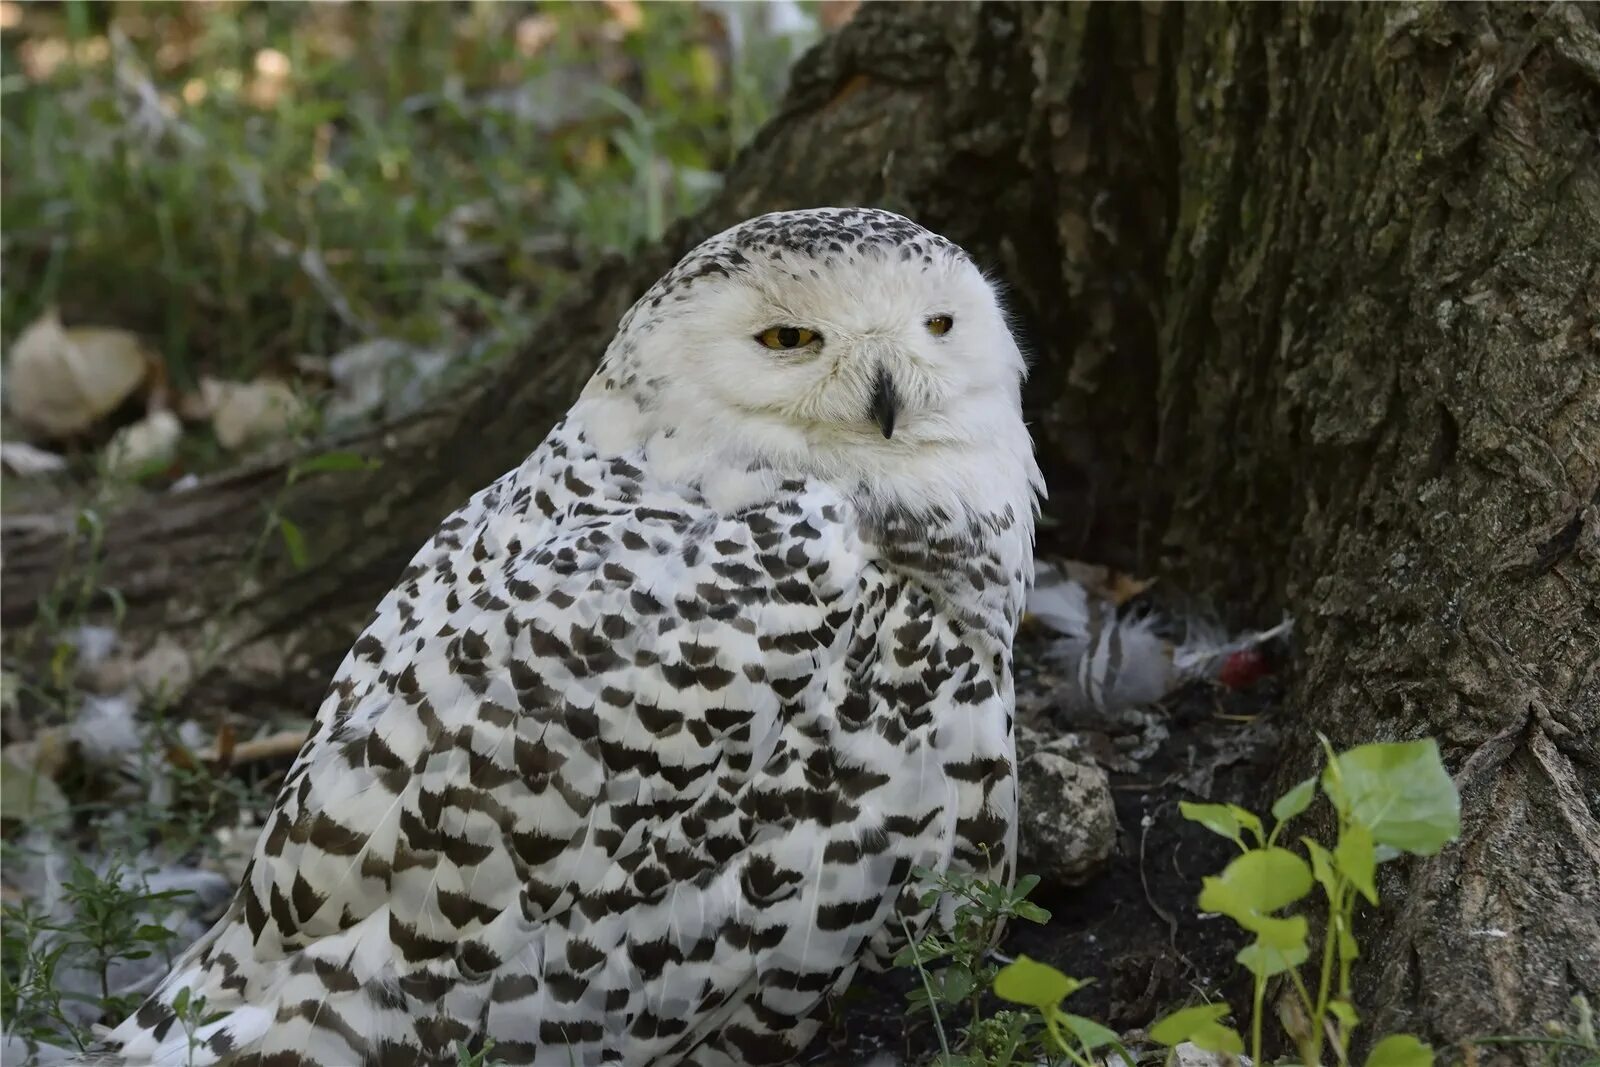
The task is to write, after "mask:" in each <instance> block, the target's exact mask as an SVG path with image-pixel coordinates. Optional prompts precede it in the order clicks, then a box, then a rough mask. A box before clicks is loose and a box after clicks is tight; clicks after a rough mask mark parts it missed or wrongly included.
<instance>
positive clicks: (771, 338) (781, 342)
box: [756, 326, 817, 349]
mask: <svg viewBox="0 0 1600 1067" xmlns="http://www.w3.org/2000/svg"><path fill="white" fill-rule="evenodd" d="M816 339H817V331H815V330H808V329H806V328H805V327H804V326H773V327H771V328H770V329H766V330H762V331H761V332H760V333H758V334H756V340H757V341H760V342H761V343H762V344H764V345H766V346H767V347H768V348H778V349H783V348H804V347H805V346H806V345H808V344H810V343H811V342H812V341H815V340H816Z"/></svg>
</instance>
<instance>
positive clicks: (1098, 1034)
mask: <svg viewBox="0 0 1600 1067" xmlns="http://www.w3.org/2000/svg"><path fill="white" fill-rule="evenodd" d="M1056 1021H1057V1022H1059V1023H1060V1024H1061V1025H1062V1026H1065V1027H1066V1028H1067V1029H1068V1030H1071V1031H1072V1034H1073V1036H1074V1037H1076V1038H1077V1039H1078V1040H1079V1041H1081V1042H1083V1047H1084V1048H1086V1049H1088V1050H1089V1051H1090V1052H1093V1051H1094V1050H1095V1049H1097V1048H1104V1047H1105V1046H1107V1045H1115V1044H1117V1043H1118V1042H1120V1041H1121V1040H1122V1038H1121V1037H1120V1036H1119V1035H1118V1034H1117V1032H1116V1031H1115V1030H1111V1029H1108V1028H1106V1027H1104V1026H1101V1025H1100V1024H1099V1023H1097V1022H1095V1021H1094V1020H1093V1019H1085V1018H1084V1017H1083V1016H1081V1015H1073V1014H1072V1013H1071V1012H1065V1011H1058V1012H1056Z"/></svg>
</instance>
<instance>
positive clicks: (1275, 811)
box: [1272, 775, 1317, 822]
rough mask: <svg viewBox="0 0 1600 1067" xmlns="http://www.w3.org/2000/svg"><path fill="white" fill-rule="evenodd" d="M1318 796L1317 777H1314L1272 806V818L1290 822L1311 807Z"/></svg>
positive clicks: (1284, 795)
mask: <svg viewBox="0 0 1600 1067" xmlns="http://www.w3.org/2000/svg"><path fill="white" fill-rule="evenodd" d="M1316 795H1317V776H1316V775H1312V776H1311V777H1310V778H1307V779H1306V780H1305V781H1303V782H1301V783H1300V784H1299V785H1297V786H1295V787H1294V788H1293V789H1291V790H1289V791H1288V792H1287V793H1285V794H1283V796H1281V797H1279V798H1278V799H1277V800H1276V801H1275V802H1274V803H1273V805H1272V817H1273V818H1274V819H1276V820H1278V821H1279V822H1288V821H1289V820H1290V819H1292V818H1294V817H1295V816H1296V815H1299V814H1300V813H1301V812H1302V811H1305V810H1306V809H1307V808H1309V807H1310V806H1311V801H1312V798H1314V797H1315V796H1316Z"/></svg>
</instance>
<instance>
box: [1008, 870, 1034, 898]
mask: <svg viewBox="0 0 1600 1067" xmlns="http://www.w3.org/2000/svg"><path fill="white" fill-rule="evenodd" d="M1038 884H1039V876H1038V875H1037V874H1025V875H1023V876H1022V877H1021V878H1018V879H1017V884H1016V887H1015V888H1014V889H1012V890H1011V896H1012V898H1013V899H1016V900H1021V899H1022V898H1023V897H1025V896H1027V895H1028V894H1029V893H1031V892H1033V890H1034V887H1035V886H1037V885H1038Z"/></svg>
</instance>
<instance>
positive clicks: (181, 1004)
mask: <svg viewBox="0 0 1600 1067" xmlns="http://www.w3.org/2000/svg"><path fill="white" fill-rule="evenodd" d="M188 1010H189V987H188V986H184V987H183V988H182V989H180V990H178V993H177V995H176V996H174V997H173V998H172V1011H173V1013H174V1014H175V1015H182V1014H183V1013H184V1012H186V1011H188Z"/></svg>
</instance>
